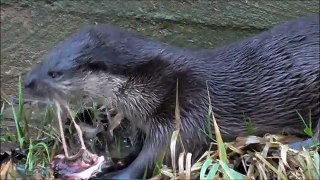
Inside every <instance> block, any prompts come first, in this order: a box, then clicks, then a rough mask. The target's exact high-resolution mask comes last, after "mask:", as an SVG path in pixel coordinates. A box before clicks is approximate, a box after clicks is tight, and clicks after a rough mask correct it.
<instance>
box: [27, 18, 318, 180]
mask: <svg viewBox="0 0 320 180" xmlns="http://www.w3.org/2000/svg"><path fill="white" fill-rule="evenodd" d="M319 40H320V39H319V16H309V17H303V18H300V19H295V20H290V21H287V22H285V23H283V24H280V25H276V26H275V27H273V28H271V29H269V30H266V31H264V32H261V33H260V34H258V35H255V36H253V37H250V38H247V39H244V40H239V41H236V42H233V43H230V44H226V45H223V46H221V47H218V48H214V49H198V50H190V49H189V50H188V49H183V48H179V47H176V46H173V45H169V44H167V43H164V42H161V41H159V40H156V39H155V38H148V37H145V36H143V35H141V34H139V33H135V32H131V31H127V30H124V29H121V28H119V27H115V26H112V25H106V24H104V25H93V26H87V27H83V28H82V29H81V30H79V31H78V32H75V33H74V34H72V35H71V36H70V37H69V38H67V39H66V40H64V41H63V42H61V43H60V44H59V45H58V46H57V47H56V48H54V49H53V50H52V51H50V52H49V53H48V54H47V55H46V57H45V60H44V61H43V62H42V64H40V65H38V66H36V67H34V68H33V69H32V70H31V72H30V73H28V75H27V77H26V78H25V81H24V82H25V88H26V89H27V90H28V91H29V93H31V94H33V95H34V96H37V97H42V98H48V99H53V98H59V99H60V100H67V99H68V98H70V97H72V96H75V94H78V93H80V94H85V95H87V96H90V97H93V98H96V99H97V100H102V101H103V102H102V103H107V104H108V105H110V106H112V107H114V108H116V110H117V112H119V113H121V114H122V115H123V116H124V117H126V118H128V119H129V120H130V121H131V122H133V123H132V124H133V125H134V127H133V128H135V129H136V130H137V136H143V137H144V138H143V141H144V142H143V146H142V149H141V151H140V153H139V154H138V156H137V157H136V158H135V159H134V160H133V162H132V163H130V165H128V167H126V168H124V169H122V170H119V171H116V172H112V173H107V174H105V175H103V176H102V177H101V178H102V179H103V178H113V179H135V178H141V177H142V176H143V173H144V172H145V170H151V171H152V170H153V168H154V167H155V164H156V162H157V160H158V159H159V157H160V154H161V152H163V151H162V150H167V149H168V147H167V143H168V141H170V137H171V134H172V132H173V131H174V130H175V122H176V121H175V107H176V92H178V101H179V104H180V107H179V108H180V109H179V111H180V119H181V125H180V136H181V139H182V142H183V143H184V148H185V150H186V151H187V152H191V153H192V162H194V161H195V160H196V158H198V157H199V156H200V155H202V153H203V152H204V151H205V150H207V148H208V146H209V143H210V141H211V140H210V138H209V137H208V136H207V135H205V133H204V131H203V130H205V129H206V128H207V127H208V117H207V116H208V109H209V105H210V103H211V105H212V110H213V114H214V116H215V118H216V120H217V122H218V125H219V127H220V131H221V134H222V137H223V139H224V140H225V141H227V140H233V139H234V138H236V137H237V136H243V135H246V132H247V130H246V125H245V123H244V116H246V117H249V118H250V119H251V121H252V123H253V134H254V135H258V136H259V135H264V134H265V133H273V134H277V133H284V134H293V135H297V136H303V135H304V132H303V129H304V127H305V126H304V124H303V122H302V120H301V118H300V117H299V115H298V113H297V112H299V113H300V114H301V116H302V117H303V118H304V120H305V121H307V120H308V118H309V116H310V117H311V122H312V127H315V126H316V125H317V123H318V121H319V119H320V110H319V81H320V75H319V74H320V70H319V56H320V53H319ZM177 82H178V86H177ZM209 96H210V98H209ZM209 99H210V101H209ZM212 132H213V135H214V130H212ZM317 138H319V137H317ZM177 148H178V149H177V150H178V151H179V149H181V147H180V146H178V147H177ZM164 162H165V163H166V164H169V165H170V164H171V158H170V153H166V154H165V159H164Z"/></svg>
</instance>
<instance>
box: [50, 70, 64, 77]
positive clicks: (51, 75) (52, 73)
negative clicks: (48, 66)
mask: <svg viewBox="0 0 320 180" xmlns="http://www.w3.org/2000/svg"><path fill="white" fill-rule="evenodd" d="M48 75H49V76H50V77H51V78H53V79H54V78H57V77H59V76H61V75H62V73H61V72H56V71H49V72H48Z"/></svg>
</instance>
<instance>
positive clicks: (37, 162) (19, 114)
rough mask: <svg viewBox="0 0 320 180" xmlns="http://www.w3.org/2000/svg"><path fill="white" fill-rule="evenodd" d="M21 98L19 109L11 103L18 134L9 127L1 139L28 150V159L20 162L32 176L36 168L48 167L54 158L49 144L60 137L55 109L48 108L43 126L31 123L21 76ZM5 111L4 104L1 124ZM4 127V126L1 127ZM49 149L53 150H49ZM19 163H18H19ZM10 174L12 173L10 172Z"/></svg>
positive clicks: (52, 149) (26, 172)
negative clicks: (54, 122) (57, 131)
mask: <svg viewBox="0 0 320 180" xmlns="http://www.w3.org/2000/svg"><path fill="white" fill-rule="evenodd" d="M18 88H19V89H18V91H19V99H18V110H17V111H16V110H15V107H14V105H11V108H12V114H13V120H14V122H15V129H16V134H13V133H12V132H10V131H9V129H8V128H7V129H5V130H6V131H5V132H4V133H2V136H1V141H2V142H3V143H12V144H16V143H17V144H18V146H19V148H20V150H22V151H24V150H26V153H27V154H26V155H27V157H26V159H24V160H21V162H18V164H24V172H25V174H30V175H31V176H32V174H33V171H34V170H35V168H39V167H42V168H43V167H48V166H49V165H50V162H51V160H52V157H53V154H51V153H54V148H52V147H50V146H49V142H54V141H57V137H59V136H58V135H57V134H56V133H55V131H53V129H52V126H51V123H52V120H53V113H52V112H53V111H52V110H51V109H50V108H48V109H47V112H46V113H45V116H44V117H43V119H40V121H43V122H44V123H40V124H41V126H43V127H41V126H38V125H31V123H30V119H29V118H30V114H29V116H28V115H27V114H26V112H25V111H24V99H23V93H22V86H21V76H20V77H19V86H18ZM3 111H4V104H3V105H2V107H1V124H2V121H3V119H2V115H3ZM1 128H2V129H3V128H4V127H1ZM49 149H50V150H51V151H49ZM18 164H17V165H18ZM9 174H10V173H9ZM12 178H14V177H12Z"/></svg>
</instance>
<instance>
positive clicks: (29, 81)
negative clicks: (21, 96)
mask: <svg viewBox="0 0 320 180" xmlns="http://www.w3.org/2000/svg"><path fill="white" fill-rule="evenodd" d="M35 81H36V78H35V77H34V76H33V75H30V74H28V75H27V76H26V78H25V79H24V87H25V88H27V89H32V88H33V87H34V86H35Z"/></svg>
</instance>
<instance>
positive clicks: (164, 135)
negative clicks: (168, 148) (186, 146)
mask: <svg viewBox="0 0 320 180" xmlns="http://www.w3.org/2000/svg"><path fill="white" fill-rule="evenodd" d="M151 132H152V134H149V136H148V135H147V136H146V137H147V138H146V139H145V141H144V145H143V147H142V150H141V151H140V153H139V155H138V156H137V157H136V159H135V160H134V161H133V162H132V163H131V164H130V165H129V166H128V167H126V168H125V169H122V170H120V171H116V172H112V173H107V174H104V175H101V176H99V177H97V178H95V179H139V178H142V177H143V174H144V173H145V171H148V172H147V174H149V173H151V172H150V171H153V168H154V167H155V164H156V162H157V160H158V158H159V157H160V154H161V152H162V151H163V150H165V149H164V147H165V145H166V142H167V140H168V137H169V136H168V134H169V132H168V131H166V132H158V131H151Z"/></svg>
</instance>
